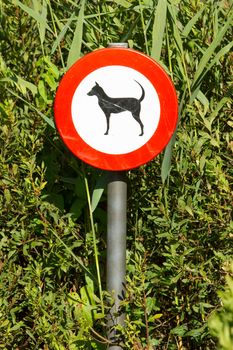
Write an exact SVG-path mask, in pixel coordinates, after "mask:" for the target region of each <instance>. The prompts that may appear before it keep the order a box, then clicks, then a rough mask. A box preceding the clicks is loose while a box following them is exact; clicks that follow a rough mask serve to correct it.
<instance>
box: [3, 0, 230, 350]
mask: <svg viewBox="0 0 233 350" xmlns="http://www.w3.org/2000/svg"><path fill="white" fill-rule="evenodd" d="M1 10H2V11H1V25H2V28H3V30H2V31H1V34H0V35H1V39H3V40H2V56H1V58H0V59H1V61H0V66H1V73H0V82H1V84H0V94H1V97H2V99H1V102H0V111H1V125H0V135H1V136H0V139H1V153H0V162H1V167H0V171H1V177H0V186H1V197H0V212H1V231H0V248H1V249H0V306H1V310H0V348H2V349H15V350H16V349H43V350H46V349H59V350H60V349H71V350H74V349H85V350H86V349H104V348H106V344H107V339H106V330H105V323H106V319H105V315H106V314H107V311H108V305H107V303H106V302H105V296H106V292H105V291H103V292H102V288H103V290H104V289H105V267H104V265H105V256H106V243H105V236H106V232H105V231H106V196H105V193H103V189H104V184H106V182H107V179H106V174H105V173H104V172H101V171H99V170H96V169H92V168H90V167H88V166H86V165H84V164H82V163H81V162H80V161H79V160H77V159H74V157H73V156H72V155H71V154H70V153H69V152H68V151H67V149H65V147H64V146H63V145H62V142H61V141H60V139H59V137H58V135H57V133H56V130H55V129H54V123H53V111H52V105H53V100H54V95H55V91H56V88H57V85H58V82H59V80H60V78H61V76H62V74H63V73H64V72H65V71H66V69H67V68H68V67H69V66H70V65H71V64H72V62H74V60H75V59H77V58H78V57H80V56H81V55H83V54H86V53H87V52H90V51H91V50H94V49H97V48H101V47H106V46H107V45H108V43H109V42H119V41H126V42H128V44H129V46H130V47H133V48H135V49H137V50H140V51H143V52H145V53H147V54H150V55H151V56H152V57H154V58H155V59H157V60H159V61H160V63H161V64H162V65H163V67H164V68H165V69H166V71H167V72H168V74H170V76H171V78H172V79H173V81H174V84H175V86H176V89H177V94H178V97H179V105H180V108H179V117H180V122H179V127H178V130H177V133H176V141H175V137H173V139H172V141H171V143H170V144H169V145H168V147H167V149H166V151H165V152H164V154H162V155H160V156H158V157H157V158H156V159H155V160H153V161H152V162H150V163H149V164H147V165H145V166H143V167H141V168H139V169H135V170H132V171H130V172H128V174H127V176H128V184H129V186H128V187H129V199H128V233H127V291H126V297H125V300H124V301H123V304H122V306H123V308H124V309H125V311H126V313H127V315H126V324H125V327H124V329H121V333H122V335H123V338H124V344H125V348H126V349H134V350H142V349H144V350H146V349H147V350H148V349H153V348H156V349H161V350H162V349H170V350H172V349H180V350H184V349H194V350H195V349H214V348H216V346H217V345H216V340H215V337H212V335H211V334H210V332H209V329H208V325H207V320H208V318H209V316H210V315H211V314H212V312H213V311H214V310H215V309H216V308H217V307H219V305H220V303H221V300H220V299H219V297H218V294H217V291H218V289H219V285H221V284H223V281H224V277H225V272H226V271H225V267H226V266H228V264H229V261H231V259H232V227H233V226H232V218H231V211H232V203H231V196H230V195H231V188H230V186H231V182H232V164H231V160H232V150H233V148H232V141H231V137H232V125H233V121H232V120H231V119H230V110H231V94H232V87H231V81H230V76H231V68H230V67H231V64H232V55H230V54H229V52H230V49H231V47H232V46H233V44H232V42H231V36H230V35H231V33H230V30H229V29H230V24H231V21H232V6H231V3H230V1H212V0H207V1H205V2H200V1H196V0H192V1H186V0H185V1H179V0H169V1H166V0H160V1H156V0H140V1H136V0H133V1H129V0H117V1H101V2H100V1H98V2H96V1H94V0H93V1H84V0H82V1H79V2H78V3H77V4H76V3H75V2H73V1H70V0H67V1H63V2H55V1H49V0H43V2H42V1H39V0H33V1H24V2H21V1H19V0H15V1H14V2H12V3H9V2H4V1H3V2H2V4H1ZM170 165H171V167H170ZM160 169H161V170H160ZM168 175H169V176H168ZM94 190H95V191H94ZM101 194H102V197H101V198H100V195H101ZM91 197H92V203H91ZM99 198H100V201H99ZM97 203H98V206H97V207H96V204H97ZM91 205H92V206H93V207H96V208H95V210H94V212H93V214H92V209H93V207H92V208H91ZM229 281H230V280H229ZM229 283H231V282H229ZM101 284H102V285H101ZM229 293H230V292H229ZM229 293H228V292H226V293H225V294H223V296H221V298H222V301H223V303H224V305H225V308H226V309H227V310H228V311H227V312H228V313H227V314H223V312H222V313H221V312H220V313H219V314H217V316H215V318H213V321H210V326H211V329H213V330H215V331H214V335H217V336H219V337H220V344H221V346H224V343H223V342H222V341H223V340H221V339H222V333H216V322H219V320H220V322H222V320H223V318H224V319H225V317H226V318H227V317H229V316H230V310H231V309H230V306H229V307H228V301H227V300H228V296H229ZM223 315H224V316H223ZM216 320H218V321H216ZM211 322H213V323H211ZM214 322H215V324H214ZM223 322H226V321H224V320H223Z"/></svg>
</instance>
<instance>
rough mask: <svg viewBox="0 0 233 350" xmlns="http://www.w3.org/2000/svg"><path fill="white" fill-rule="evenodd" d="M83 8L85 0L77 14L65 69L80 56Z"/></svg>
mask: <svg viewBox="0 0 233 350" xmlns="http://www.w3.org/2000/svg"><path fill="white" fill-rule="evenodd" d="M84 9H85V0H83V1H82V3H81V8H80V10H79V15H78V19H77V25H76V28H75V32H74V37H73V41H72V43H71V47H70V51H69V55H68V60H67V69H69V68H70V67H71V66H72V64H74V62H75V61H76V60H77V59H78V58H79V57H80V55H81V47H82V36H83V23H84Z"/></svg>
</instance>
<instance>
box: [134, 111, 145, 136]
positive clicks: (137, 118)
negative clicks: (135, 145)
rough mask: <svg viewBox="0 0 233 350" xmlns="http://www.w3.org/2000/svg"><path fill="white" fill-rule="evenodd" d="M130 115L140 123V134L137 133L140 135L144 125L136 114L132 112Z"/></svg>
mask: <svg viewBox="0 0 233 350" xmlns="http://www.w3.org/2000/svg"><path fill="white" fill-rule="evenodd" d="M132 116H133V117H134V119H135V120H136V121H137V122H138V124H139V125H140V127H141V134H139V136H142V135H143V134H144V125H143V123H142V121H141V119H140V117H139V116H138V115H137V114H133V113H132Z"/></svg>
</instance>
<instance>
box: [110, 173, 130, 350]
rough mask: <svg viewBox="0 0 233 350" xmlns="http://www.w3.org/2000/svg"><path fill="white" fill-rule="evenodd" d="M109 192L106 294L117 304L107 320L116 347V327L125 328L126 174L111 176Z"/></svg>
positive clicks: (113, 174)
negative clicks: (123, 301) (123, 308)
mask: <svg viewBox="0 0 233 350" xmlns="http://www.w3.org/2000/svg"><path fill="white" fill-rule="evenodd" d="M107 192H108V199H107V200H108V207H107V210H108V223H107V290H108V291H109V292H110V293H111V295H112V297H113V300H114V305H113V306H112V308H111V311H110V314H109V318H108V338H109V340H111V341H112V342H113V344H114V342H115V340H116V330H115V329H114V328H115V326H116V325H117V324H119V325H122V326H123V325H124V315H123V314H121V315H120V314H119V312H120V302H121V300H122V299H123V298H124V288H125V287H124V286H125V270H126V210H127V183H126V174H125V172H114V173H110V180H109V183H108V187H107ZM109 349H111V350H120V349H122V347H121V346H119V345H110V346H109Z"/></svg>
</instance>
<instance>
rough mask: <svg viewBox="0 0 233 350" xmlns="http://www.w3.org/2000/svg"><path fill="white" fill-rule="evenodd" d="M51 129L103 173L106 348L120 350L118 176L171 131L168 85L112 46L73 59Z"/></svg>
mask: <svg viewBox="0 0 233 350" xmlns="http://www.w3.org/2000/svg"><path fill="white" fill-rule="evenodd" d="M54 113H55V123H56V127H57V130H58V132H59V133H60V135H61V138H62V140H63V141H64V143H65V144H66V146H67V147H68V148H69V149H70V151H71V152H73V154H74V155H75V156H76V157H78V158H79V159H81V160H82V161H84V162H86V163H88V164H89V165H91V166H94V167H97V168H100V169H102V170H107V171H109V183H108V188H107V191H108V213H107V214H108V223H107V226H108V227H107V289H108V291H109V293H110V294H111V295H112V298H113V305H112V307H111V309H110V313H109V318H108V339H109V341H110V342H109V349H110V350H121V349H122V346H121V344H120V340H119V339H118V335H117V330H116V329H117V325H121V326H124V315H123V314H122V313H121V310H120V303H121V300H122V299H123V298H124V285H125V284H124V282H125V270H126V209H127V208H126V203H127V184H126V173H125V171H127V170H130V169H134V168H137V167H139V166H141V165H143V164H146V163H148V162H149V161H151V160H152V159H153V158H155V157H156V156H157V155H158V154H159V153H160V152H162V150H163V149H164V147H165V146H166V145H167V144H168V142H169V140H170V139H171V137H172V134H173V133H174V131H175V129H176V124H177V116H178V101H177V96H176V91H175V88H174V86H173V83H172V81H171V79H170V78H169V76H168V75H167V73H166V72H165V71H164V69H163V68H162V67H161V66H160V65H159V64H158V63H157V62H156V61H154V60H153V59H152V58H151V57H149V56H147V55H145V54H143V53H141V52H138V51H136V50H132V49H128V48H127V44H125V43H119V44H118V43H113V44H110V45H109V47H108V48H106V49H99V50H96V51H93V52H91V53H89V54H87V55H85V56H83V57H82V58H80V59H79V60H78V61H77V62H75V63H74V65H73V66H72V67H71V68H70V69H69V70H68V72H67V73H66V74H65V75H64V77H63V78H62V80H61V82H60V84H59V87H58V90H57V93H56V98H55V103H54Z"/></svg>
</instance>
